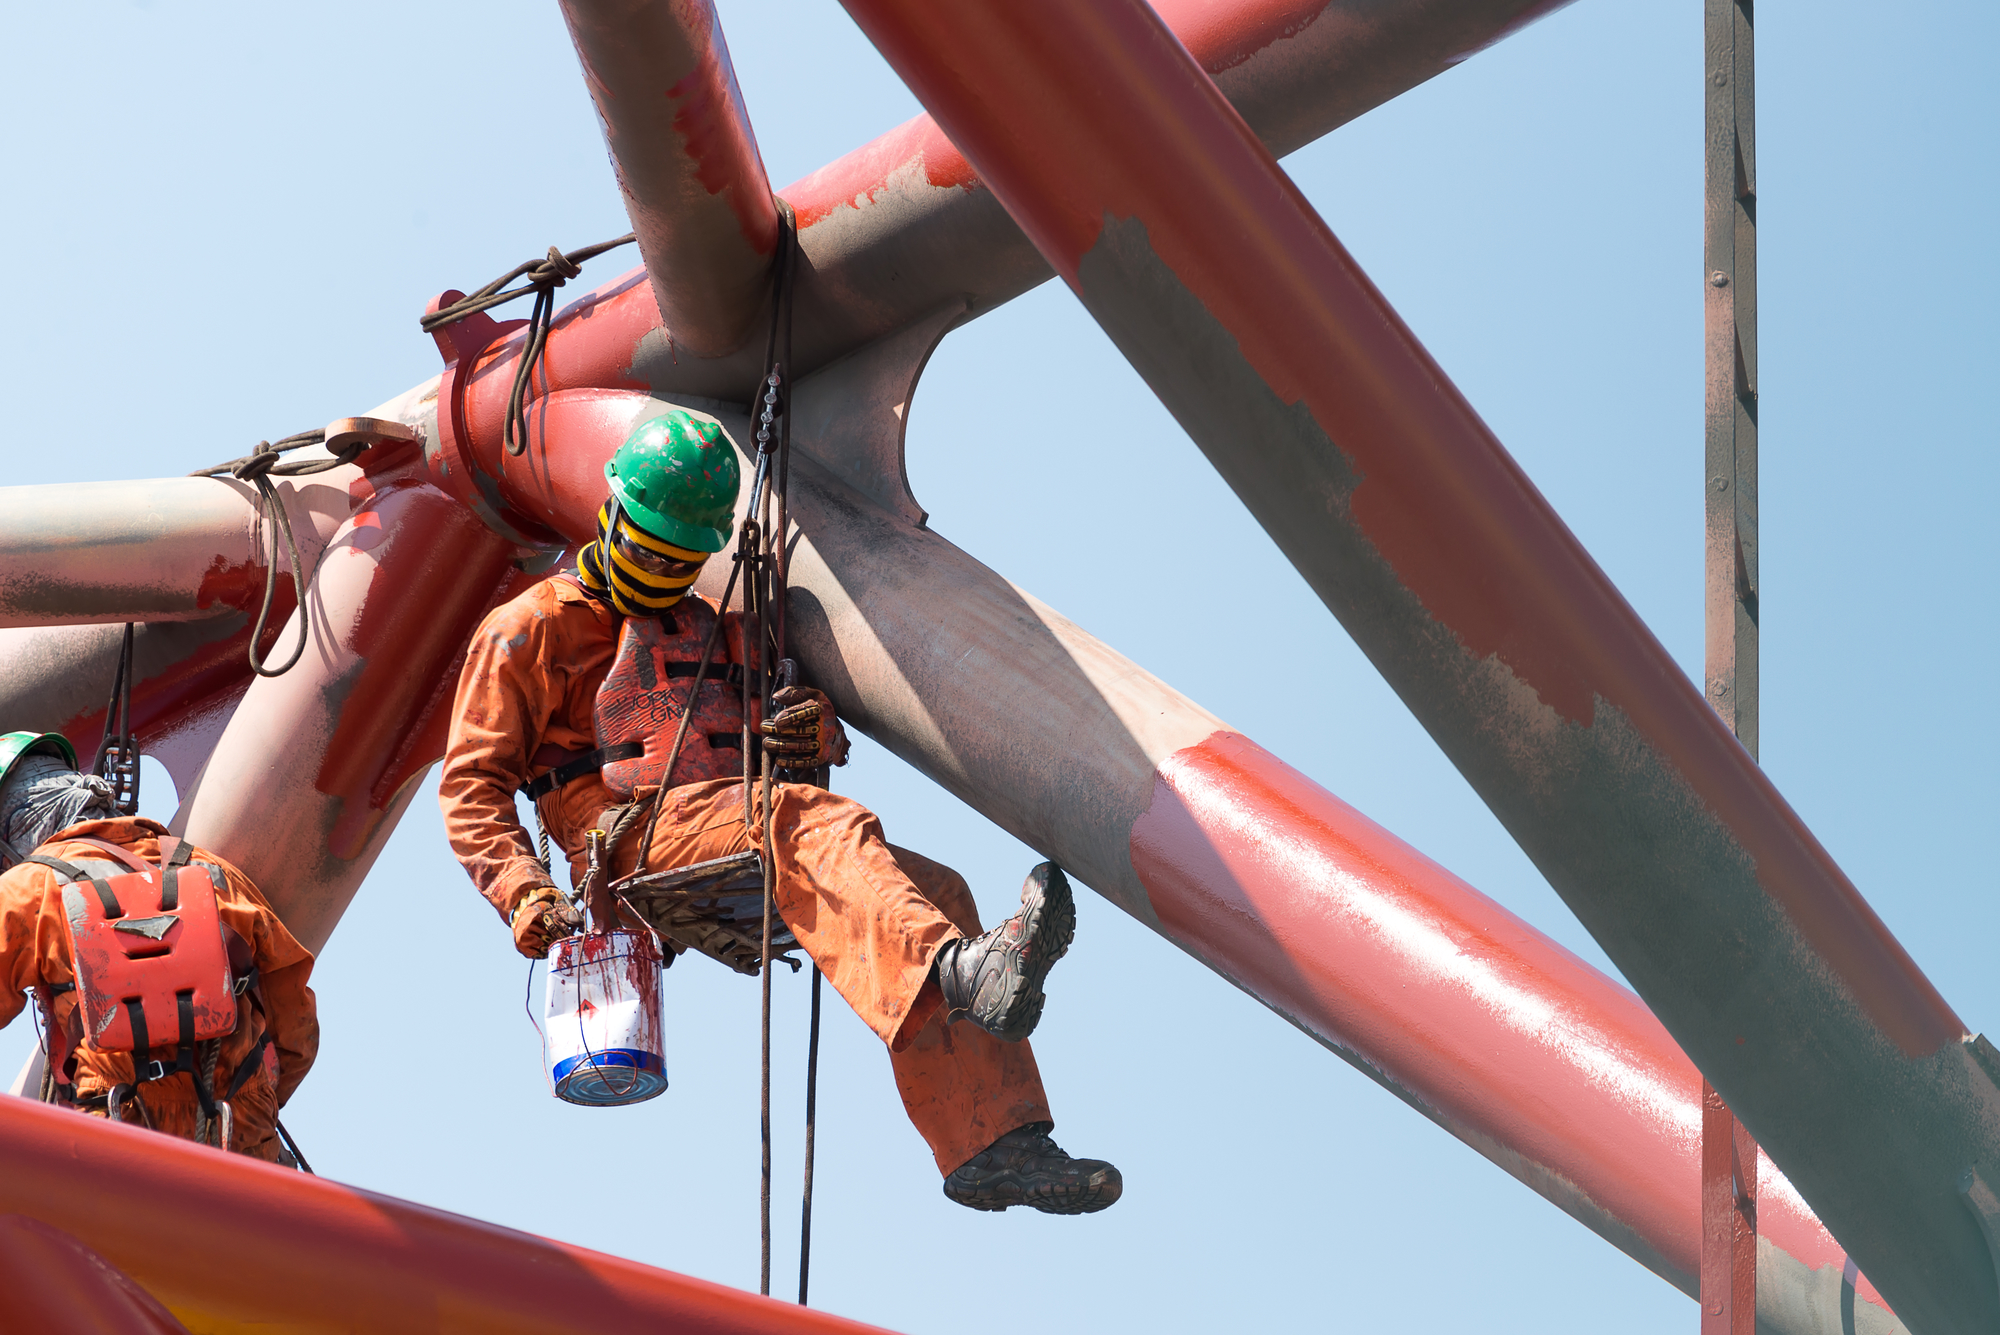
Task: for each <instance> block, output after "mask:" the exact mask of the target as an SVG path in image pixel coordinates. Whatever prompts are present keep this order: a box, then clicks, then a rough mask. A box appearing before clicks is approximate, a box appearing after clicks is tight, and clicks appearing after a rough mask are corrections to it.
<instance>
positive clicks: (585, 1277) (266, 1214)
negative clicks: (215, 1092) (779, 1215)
mask: <svg viewBox="0 0 2000 1335" xmlns="http://www.w3.org/2000/svg"><path fill="white" fill-rule="evenodd" d="M0 1159H4V1160H5V1162H6V1165H7V1169H6V1171H5V1172H4V1173H0V1213H16V1214H22V1215H27V1216H30V1217H32V1218H34V1219H38V1220H41V1221H42V1222H43V1223H45V1224H46V1225H48V1226H50V1227H52V1228H55V1229H60V1230H62V1231H64V1232H66V1233H70V1234H73V1235H74V1236H75V1237H77V1238H78V1239H80V1240H82V1241H83V1242H84V1243H86V1244H87V1245H88V1246H89V1247H90V1248H91V1249H92V1250H94V1251H95V1252H97V1253H98V1254H100V1255H101V1256H103V1257H104V1258H105V1259H106V1260H107V1261H109V1262H110V1263H111V1264H113V1265H115V1266H117V1267H119V1268H120V1269H121V1270H123V1271H124V1272H125V1273H126V1274H128V1275H130V1276H131V1277H132V1278H133V1279H135V1280H137V1281H138V1282H139V1283H140V1284H142V1285H144V1286H145V1288H146V1289H147V1290H148V1291H149V1292H151V1293H152V1294H153V1295H154V1296H155V1297H156V1298H158V1299H160V1300H161V1301H162V1302H164V1303H165V1304H166V1305H167V1306H168V1307H169V1308H171V1309H172V1310H173V1312H174V1313H175V1314H176V1315H178V1316H179V1317H180V1318H181V1319H182V1320H183V1321H185V1322H187V1323H188V1324H189V1325H190V1326H192V1327H193V1328H195V1329H197V1330H250V1329H255V1330H263V1329H282V1330H285V1331H287V1332H295V1333H296V1335H348V1333H349V1332H354V1331H368V1332H370V1335H435V1333H436V1332H438V1331H447V1330H448V1331H478V1332H480V1335H622V1333H625V1332H629V1333H630V1335H640V1333H641V1332H644V1333H645V1335H654V1333H655V1332H659V1331H674V1332H690V1335H693V1333H696V1332H699V1333H701V1335H709V1333H711V1332H712V1333H713V1335H753V1333H754V1335H807V1333H808V1332H825V1333H826V1335H861V1332H864V1331H869V1330H874V1329H876V1327H873V1326H863V1325H860V1324H859V1323H857V1322H853V1321H847V1320H844V1319H842V1318H840V1317H836V1316H830V1315H828V1314H826V1313H824V1312H817V1311H814V1310H812V1309H811V1308H806V1307H799V1306H797V1305H795V1304H792V1303H785V1302H778V1301H775V1300H773V1299H769V1298H759V1297H757V1296H755V1295H754V1294H748V1293H743V1292H741V1291H739V1290H736V1289H730V1288H725V1287H724V1286H722V1285H720V1284H711V1283H709V1282H707V1281H706V1280H699V1279H692V1278H689V1277H688V1276H685V1275H677V1274H673V1273H672V1272H670V1271H665V1270H656V1269H653V1268H652V1267H650V1266H644V1265H640V1264H638V1263H637V1262H634V1261H626V1260H621V1259H620V1258H618V1257H615V1256H606V1255H604V1254H603V1253H601V1252H593V1251H589V1250H586V1249H585V1248H582V1247H572V1246H568V1245H567V1244H564V1243H560V1242H551V1241H549V1240H548V1239H545V1238H538V1237H535V1236H533V1235H531V1234H527V1233H517V1232H515V1231H514V1230H512V1229H506V1228H500V1227H498V1226H496V1225H493V1224H486V1223H481V1222H479V1221H478V1220H475V1219H467V1218H464V1217H463V1216H460V1215H453V1214H446V1213H445V1212H443V1211H442V1210H433V1209H429V1208H427V1207H425V1206H421V1205H415V1204H412V1203H410V1202H408V1201H401V1200H397V1199H396V1198H394V1197H392V1196H380V1195H377V1194H375V1193H374V1192H370V1191H362V1190H359V1189H357V1188H354V1187H345V1186H341V1185H340V1184H339V1183H337V1182H330V1181H328V1180H327V1179H325V1178H318V1177H310V1176H307V1175H306V1174H303V1173H297V1172H292V1171H289V1170H286V1169H282V1168H278V1167H275V1166H273V1165H271V1164H265V1163H260V1162H256V1161H253V1160H250V1159H246V1158H243V1157H241V1156H239V1155H224V1154H221V1153H218V1152H217V1151H215V1150H212V1149H209V1148H207V1147H205V1146H200V1145H194V1144H191V1143H189V1142H187V1141H182V1140H175V1139H173V1138H171V1137H168V1136H162V1135H157V1134H155V1133H153V1132H150V1131H144V1130H141V1129H139V1128H138V1127H130V1126H122V1125H115V1124H113V1123H110V1122H106V1121H104V1120H103V1119H101V1118H92V1117H85V1116H83V1115H81V1114H79V1113H74V1112H69V1111H66V1110H62V1109H57V1108H52V1107H48V1106H46V1105H43V1104H38V1103H31V1102H29V1101H28V1100H26V1099H8V1098H0ZM11 1301H12V1296H11V1295H7V1296H5V1297H0V1303H11ZM7 1311H8V1309H7V1308H5V1307H0V1315H4V1314H6V1312H7ZM49 1329H79V1330H80V1329H94V1328H93V1327H83V1326H75V1327H50V1328H49Z"/></svg>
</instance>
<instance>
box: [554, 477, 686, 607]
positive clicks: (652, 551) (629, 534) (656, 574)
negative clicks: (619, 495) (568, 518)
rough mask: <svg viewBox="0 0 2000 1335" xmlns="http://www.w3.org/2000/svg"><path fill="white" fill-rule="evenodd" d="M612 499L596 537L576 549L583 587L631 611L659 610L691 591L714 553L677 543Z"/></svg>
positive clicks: (600, 513) (602, 513)
mask: <svg viewBox="0 0 2000 1335" xmlns="http://www.w3.org/2000/svg"><path fill="white" fill-rule="evenodd" d="M612 505H613V503H612V502H609V501H607V502H605V504H604V506H603V508H602V509H600V510H598V512H597V541H595V542H593V543H590V544H588V545H586V546H585V547H584V548H583V550H582V551H580V552H578V553H577V561H576V573H577V578H579V579H580V580H582V581H583V587H584V588H585V589H587V590H589V591H590V593H591V594H592V595H594V596H595V597H597V598H598V599H600V600H601V601H603V602H608V603H610V604H611V606H612V607H613V608H615V609H617V611H618V612H620V613H621V614H623V615H625V616H628V617H651V616H658V615H660V614H661V613H662V612H665V611H668V610H670V609H671V608H672V607H673V606H674V604H676V603H678V602H680V600H681V599H683V598H685V597H686V596H687V591H688V590H689V589H690V588H692V587H693V585H694V582H695V579H696V577H697V576H699V575H700V574H701V568H702V565H703V564H704V563H705V562H706V561H707V560H708V558H709V553H707V552H697V551H692V550H690V549H689V548H686V547H676V546H675V545H674V544H673V543H671V542H668V541H667V540H666V539H664V538H656V537H654V536H653V535H652V534H650V533H648V532H646V530H644V529H642V528H640V527H639V526H638V525H637V524H634V523H633V522H632V521H631V520H630V519H628V518H627V517H626V515H625V512H624V509H623V507H619V508H618V509H617V511H616V512H615V513H616V519H615V522H614V519H613V514H614V511H613V509H612Z"/></svg>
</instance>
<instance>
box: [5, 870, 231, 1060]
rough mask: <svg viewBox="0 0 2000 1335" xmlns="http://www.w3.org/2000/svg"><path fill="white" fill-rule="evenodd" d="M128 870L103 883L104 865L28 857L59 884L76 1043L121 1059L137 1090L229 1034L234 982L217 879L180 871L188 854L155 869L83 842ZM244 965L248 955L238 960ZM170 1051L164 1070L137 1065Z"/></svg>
mask: <svg viewBox="0 0 2000 1335" xmlns="http://www.w3.org/2000/svg"><path fill="white" fill-rule="evenodd" d="M81 842H87V843H90V844H92V845H94V846H96V847H98V848H101V849H103V850H104V851H105V852H107V853H109V854H111V855H112V856H113V857H114V858H115V859H116V860H117V862H118V863H121V864H123V865H124V866H125V867H127V868H129V870H126V871H122V872H112V873H109V874H107V873H106V871H105V870H104V869H103V868H104V864H103V863H99V862H96V861H94V860H92V861H86V862H84V863H82V864H80V865H79V864H77V863H71V862H64V861H62V860H61V859H59V858H52V857H43V856H41V855H39V854H36V855H32V856H30V857H29V858H28V859H27V861H29V862H38V863H40V864H41V865H43V866H45V867H48V868H50V869H51V870H53V871H54V872H55V873H56V874H57V875H58V876H59V877H61V878H62V881H63V886H62V895H63V921H64V925H65V926H66V927H67V929H68V935H69V944H70V967H71V969H72V970H73V971H74V973H75V976H76V982H75V988H76V994H77V1003H78V1008H79V1010H80V1011H81V1013H82V1019H83V1038H84V1040H85V1041H86V1042H88V1043H89V1044H90V1045H91V1046H93V1047H95V1048H97V1049H99V1050H100V1051H104V1052H130V1053H132V1054H134V1059H135V1064H136V1065H137V1066H138V1067H141V1068H143V1067H145V1066H148V1065H150V1066H157V1067H160V1068H161V1069H160V1070H158V1071H150V1072H149V1071H147V1070H144V1069H139V1070H138V1071H137V1075H138V1078H139V1079H140V1080H141V1081H144V1080H147V1079H158V1078H160V1076H161V1075H164V1074H166V1073H167V1071H168V1070H177V1069H182V1068H183V1067H184V1066H185V1065H186V1064H187V1063H188V1061H189V1059H190V1057H191V1054H192V1052H193V1048H194V1045H195V1044H196V1043H198V1042H203V1041H206V1040H208V1039H213V1038H221V1037H223V1036H224V1035H226V1034H229V1033H232V1032H233V1031H234V1030H235V1028H236V997H237V993H238V990H239V988H238V983H239V981H240V982H241V983H243V984H245V985H248V984H249V983H250V982H251V976H250V974H251V970H250V969H249V968H248V965H249V961H248V960H247V959H246V960H244V961H243V964H244V966H245V967H244V968H243V969H242V970H241V972H242V974H243V976H242V977H241V979H239V978H238V977H237V976H236V974H237V972H238V971H236V970H232V967H231V964H232V961H231V959H230V956H231V953H232V952H231V951H230V948H229V943H227V942H226V941H225V940H224V936H223V927H222V919H221V915H220V914H219V912H218V911H217V908H216V895H217V893H218V892H219V891H220V890H221V889H222V887H223V877H222V869H221V868H220V867H215V866H211V865H209V864H207V863H198V864H196V865H194V866H187V865H184V863H185V859H186V856H187V852H186V850H187V848H188V845H187V844H186V843H185V842H184V841H174V842H175V847H174V849H173V850H172V855H170V856H169V857H168V858H167V859H166V861H165V863H164V864H163V865H162V866H159V867H154V866H151V865H150V864H148V863H146V862H144V861H142V860H140V859H139V858H137V857H134V856H133V855H132V854H131V853H130V852H129V851H127V850H125V849H122V848H119V847H118V846H117V845H116V844H109V843H105V842H103V841H102V840H97V839H91V840H84V841H81ZM238 953H243V954H245V955H247V953H248V952H247V950H244V951H241V952H238ZM162 1042H172V1043H176V1044H178V1046H179V1047H180V1049H181V1053H182V1055H181V1059H180V1061H178V1062H176V1064H175V1066H174V1067H172V1068H168V1067H166V1065H165V1063H160V1062H154V1063H145V1062H143V1061H141V1060H139V1059H141V1058H143V1056H144V1054H145V1053H146V1052H147V1051H148V1050H149V1049H150V1048H151V1047H153V1045H154V1044H156V1043H162Z"/></svg>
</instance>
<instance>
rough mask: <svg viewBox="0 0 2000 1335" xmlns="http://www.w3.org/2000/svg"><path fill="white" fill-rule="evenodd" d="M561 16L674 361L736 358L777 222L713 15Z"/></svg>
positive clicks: (598, 6) (598, 5)
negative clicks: (593, 105)
mask: <svg viewBox="0 0 2000 1335" xmlns="http://www.w3.org/2000/svg"><path fill="white" fill-rule="evenodd" d="M562 11H563V19H564V21H565V22H567V23H568V24H569V33H570V38H571V39H572V40H573V41H574V42H575V43H576V53H577V56H578V58H579V59H580V60H581V61H582V62H583V78H584V82H585V83H586V84H587V85H588V86H589V88H590V98H591V101H592V102H594V103H596V105H597V118H598V122H599V124H600V125H602V126H603V128H604V144H605V147H606V148H608V149H609V150H610V152H611V162H612V165H613V166H614V167H615V168H616V169H617V172H618V188H619V190H620V191H621V192H622V193H623V194H624V196H625V212H626V214H627V215H628V216H629V217H630V218H631V219H632V230H633V231H634V232H635V233H637V234H638V238H639V253H640V255H642V256H643V257H644V258H645V261H646V272H647V273H648V274H649V275H650V276H651V279H652V292H653V298H654V300H655V301H657V302H658V303H659V313H660V318H661V320H662V321H663V322H664V324H665V328H666V331H667V333H668V335H669V336H670V338H671V342H672V345H673V347H674V349H675V351H676V353H677V354H678V355H679V356H681V357H689V356H692V357H694V358H698V359H707V358H716V357H722V356H725V355H727V354H728V353H731V352H734V351H736V350H737V349H738V348H740V347H742V346H743V344H744V342H745V341H746V339H747V338H748V337H749V334H750V330H751V327H752V325H753V324H755V322H756V320H757V316H758V314H759V313H760V311H761V310H762V302H763V296H764V293H765V291H766V289H767V287H768V285H769V280H770V269H771V257H772V255H774V254H776V253H777V245H778V208H777V205H776V204H775V203H774V202H773V201H772V198H771V183H770V182H769V181H768V180H767V179H766V178H765V175H764V160H763V159H762V158H761V157H760V156H758V153H757V137H756V135H755V134H754V133H752V132H751V129H750V116H749V113H748V112H747V111H745V110H744V107H743V93H742V90H741V89H739V88H738V87H737V86H736V70H735V68H734V67H733V66H732V65H731V64H730V62H729V45H728V43H727V42H725V41H724V40H723V37H722V23H721V21H720V20H719V19H718V18H717V17H716V14H715V8H714V6H713V5H711V4H709V3H708V2H707V0H562ZM753 374H754V373H753ZM744 383H745V384H747V383H748V382H747V381H746V382H744ZM739 392H742V391H741V390H739Z"/></svg>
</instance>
